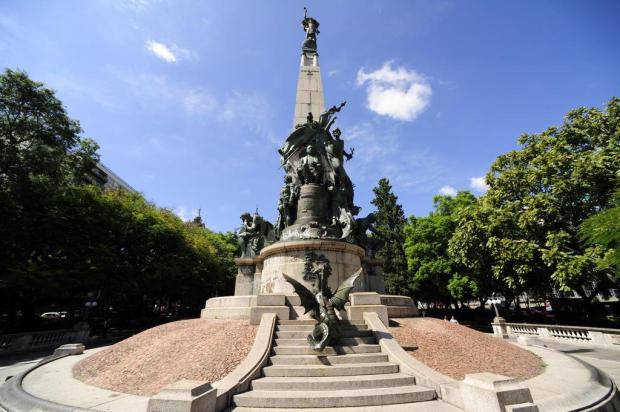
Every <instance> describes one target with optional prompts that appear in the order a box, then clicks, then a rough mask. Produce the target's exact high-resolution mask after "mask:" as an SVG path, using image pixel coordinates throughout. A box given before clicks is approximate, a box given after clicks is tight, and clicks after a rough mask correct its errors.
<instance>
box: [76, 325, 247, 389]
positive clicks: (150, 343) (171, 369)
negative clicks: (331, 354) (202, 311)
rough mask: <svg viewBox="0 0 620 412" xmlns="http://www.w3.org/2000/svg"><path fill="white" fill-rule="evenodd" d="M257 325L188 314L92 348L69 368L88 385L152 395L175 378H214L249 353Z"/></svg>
mask: <svg viewBox="0 0 620 412" xmlns="http://www.w3.org/2000/svg"><path fill="white" fill-rule="evenodd" d="M255 335H256V326H250V325H249V324H248V322H247V321H241V320H206V319H192V320H184V321H179V322H171V323H167V324H165V325H161V326H158V327H155V328H152V329H149V330H147V331H144V332H142V333H139V334H137V335H135V336H132V337H131V338H129V339H126V340H124V341H122V342H119V343H117V344H116V345H113V346H111V347H109V348H107V349H104V350H102V351H101V352H97V353H95V354H93V355H91V356H89V357H88V358H86V359H84V360H82V361H81V362H79V363H78V364H77V365H75V367H74V368H73V376H74V377H75V378H77V379H79V380H81V381H82V382H85V383H87V384H90V385H94V386H98V387H101V388H105V389H110V390H114V391H118V392H124V393H131V394H134V395H147V396H150V395H153V394H155V393H157V392H159V391H160V390H161V389H162V388H163V387H164V386H166V385H169V384H171V383H174V382H176V381H178V380H180V379H194V380H204V381H209V382H215V381H217V380H220V379H221V378H223V377H224V376H226V375H227V374H229V373H230V372H232V370H233V369H235V367H237V365H239V363H241V361H242V360H243V359H244V358H245V357H246V355H247V354H248V353H249V352H250V348H251V347H252V344H253V343H254V337H255Z"/></svg>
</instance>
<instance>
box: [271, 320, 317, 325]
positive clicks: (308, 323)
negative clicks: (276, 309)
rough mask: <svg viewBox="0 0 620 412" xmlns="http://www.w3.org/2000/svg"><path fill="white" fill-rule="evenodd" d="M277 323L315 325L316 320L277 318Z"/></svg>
mask: <svg viewBox="0 0 620 412" xmlns="http://www.w3.org/2000/svg"><path fill="white" fill-rule="evenodd" d="M278 325H316V320H314V319H303V320H279V321H278Z"/></svg>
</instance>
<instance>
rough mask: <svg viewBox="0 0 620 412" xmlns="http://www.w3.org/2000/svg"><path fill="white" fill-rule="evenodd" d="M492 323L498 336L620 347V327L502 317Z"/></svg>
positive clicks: (494, 332)
mask: <svg viewBox="0 0 620 412" xmlns="http://www.w3.org/2000/svg"><path fill="white" fill-rule="evenodd" d="M492 325H493V334H494V335H495V336H498V337H504V338H506V337H518V336H531V337H537V338H540V339H542V340H552V341H556V342H562V343H568V344H573V345H586V346H588V345H596V346H604V347H608V348H616V349H620V329H604V328H590V327H585V326H561V325H538V324H531V323H508V322H506V321H504V320H503V319H501V318H496V319H495V321H494V322H493V323H492Z"/></svg>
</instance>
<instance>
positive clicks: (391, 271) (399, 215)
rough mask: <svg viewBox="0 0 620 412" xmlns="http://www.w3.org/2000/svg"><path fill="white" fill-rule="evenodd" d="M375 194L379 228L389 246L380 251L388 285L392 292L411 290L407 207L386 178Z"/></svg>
mask: <svg viewBox="0 0 620 412" xmlns="http://www.w3.org/2000/svg"><path fill="white" fill-rule="evenodd" d="M373 192H374V194H375V197H374V199H373V200H372V204H373V205H374V206H375V207H376V208H377V210H376V212H375V216H376V218H377V226H376V227H377V231H378V232H380V233H381V234H382V235H383V236H384V240H385V246H384V247H383V248H382V249H381V251H380V252H379V253H378V257H379V258H381V259H383V260H384V262H385V263H384V265H383V270H384V272H385V286H386V289H387V291H388V292H389V293H394V294H403V295H406V294H408V289H407V281H406V277H407V262H406V259H405V252H404V249H403V244H404V240H405V233H404V227H405V223H406V222H407V221H406V219H405V212H404V211H403V207H402V206H401V205H400V204H398V197H396V195H395V194H394V193H392V186H391V185H390V182H389V180H388V179H386V178H382V179H381V180H379V183H378V185H377V186H376V187H375V188H374V189H373Z"/></svg>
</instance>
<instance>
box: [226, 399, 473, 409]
mask: <svg viewBox="0 0 620 412" xmlns="http://www.w3.org/2000/svg"><path fill="white" fill-rule="evenodd" d="M226 412H308V409H305V408H285V409H280V408H252V407H243V406H236V407H232V408H231V409H228V411H226ZM312 412H463V410H462V409H459V408H457V407H456V406H452V405H450V404H449V403H446V402H442V401H439V400H434V401H424V402H414V403H398V404H394V405H377V406H364V408H363V409H361V408H359V407H356V406H351V407H343V408H312Z"/></svg>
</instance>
